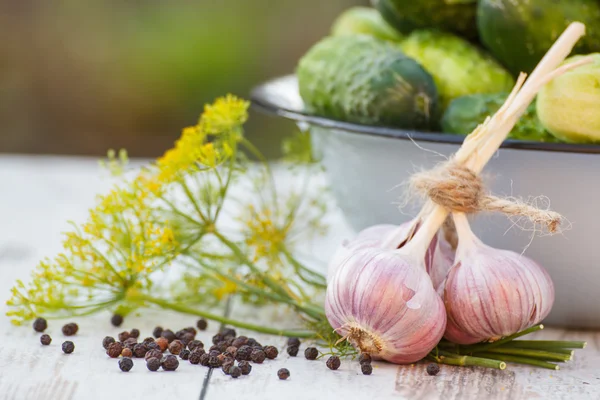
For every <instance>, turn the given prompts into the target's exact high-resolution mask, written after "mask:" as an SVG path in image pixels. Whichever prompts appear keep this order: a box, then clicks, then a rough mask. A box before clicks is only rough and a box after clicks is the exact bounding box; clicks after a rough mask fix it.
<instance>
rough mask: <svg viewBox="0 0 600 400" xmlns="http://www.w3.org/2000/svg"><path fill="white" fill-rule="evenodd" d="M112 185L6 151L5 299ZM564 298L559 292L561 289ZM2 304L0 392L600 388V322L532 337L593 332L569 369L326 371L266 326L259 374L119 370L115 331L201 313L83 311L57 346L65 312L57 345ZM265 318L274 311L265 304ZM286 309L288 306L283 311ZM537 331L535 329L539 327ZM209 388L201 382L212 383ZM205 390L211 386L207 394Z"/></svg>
mask: <svg viewBox="0 0 600 400" xmlns="http://www.w3.org/2000/svg"><path fill="white" fill-rule="evenodd" d="M109 186H110V182H109V180H108V179H107V178H103V177H102V174H101V173H100V171H99V169H98V167H97V162H96V161H95V160H93V159H82V158H64V157H62V158H58V157H31V156H27V157H26V156H7V155H3V156H2V155H0V277H1V279H0V300H2V304H3V303H4V300H5V299H7V298H8V296H9V289H10V287H11V286H12V284H13V283H14V281H15V279H17V278H23V279H26V278H27V276H28V274H29V271H30V270H31V268H32V267H33V266H34V265H35V264H36V262H37V261H38V260H39V259H40V258H42V257H44V256H46V255H53V254H54V253H55V252H56V251H57V250H58V249H59V245H60V239H61V237H60V232H61V231H63V230H64V229H66V228H67V225H66V221H67V220H69V219H71V220H75V221H81V220H83V219H84V218H85V215H86V210H87V208H88V207H89V206H91V205H92V204H93V199H94V196H95V194H96V193H97V192H99V191H103V190H106V189H107V188H108V187H109ZM346 229H347V228H346V226H345V224H344V223H343V222H342V221H341V220H339V221H338V222H337V223H336V224H335V229H334V232H333V233H332V235H331V237H330V238H329V239H328V240H325V241H320V242H319V243H318V245H317V246H318V249H321V250H320V251H322V249H325V248H328V247H331V246H332V245H334V243H336V242H337V241H338V240H339V239H340V237H341V236H343V232H345V231H346ZM558 301H560V299H558ZM0 308H1V310H0V311H1V312H2V315H1V316H0V337H1V339H2V341H1V344H0V399H1V400H4V399H7V400H8V399H15V400H25V399H45V400H58V399H65V400H66V399H90V400H94V399H102V400H104V399H130V400H136V399H182V400H183V399H200V398H201V396H203V398H205V399H245V400H246V399H247V400H254V399H256V400H258V399H261V400H263V399H285V400H290V399H341V398H345V399H355V398H357V399H358V398H362V399H371V398H373V399H437V398H440V399H445V400H451V399H470V398H473V399H481V398H489V399H511V400H512V399H536V398H539V399H600V332H581V331H565V330H563V329H546V330H544V331H542V332H539V333H537V334H536V335H535V337H534V338H538V339H539V338H545V339H571V340H587V341H588V347H587V348H586V349H584V350H579V351H577V353H576V358H575V360H574V361H572V362H570V363H568V364H564V365H563V366H562V369H561V370H560V371H548V370H541V369H533V368H528V367H521V366H514V365H509V368H508V369H507V370H506V371H495V370H484V369H477V368H455V367H448V366H442V370H441V372H440V374H439V375H438V376H435V377H430V376H428V375H427V374H426V373H425V370H424V368H425V364H418V365H415V366H395V365H390V364H385V363H375V368H374V371H373V375H371V376H363V375H362V374H361V373H360V371H359V368H358V365H357V363H356V362H349V361H347V362H342V367H341V368H340V369H339V370H338V371H329V370H328V369H327V368H326V366H325V360H317V361H307V360H305V359H304V357H296V358H290V357H288V356H287V354H286V353H285V351H284V350H283V344H284V342H285V340H284V339H283V338H274V337H266V336H257V335H254V336H255V337H257V339H259V340H260V341H261V342H262V343H263V344H266V343H273V344H276V345H278V347H279V349H280V357H279V358H278V359H277V360H275V361H267V362H265V363H264V364H262V365H255V366H254V368H253V370H252V373H251V375H249V376H243V377H241V378H240V379H238V380H233V379H231V378H230V377H228V376H225V375H224V374H223V373H222V372H221V371H220V370H215V371H213V373H212V374H210V375H211V376H207V374H208V369H206V368H205V367H201V366H194V365H191V364H189V363H188V362H185V361H181V362H180V367H179V369H178V370H177V371H176V372H174V373H169V372H164V371H163V372H158V373H153V372H150V371H148V370H147V369H146V367H145V363H144V362H143V361H141V360H137V361H136V360H135V359H134V362H135V365H134V368H133V369H132V371H131V372H129V373H122V372H121V371H120V370H119V369H118V366H117V360H114V359H110V358H108V357H107V356H106V355H105V353H104V350H103V349H102V347H101V340H102V338H103V337H104V336H106V335H115V336H116V334H117V333H118V332H120V331H122V330H123V329H131V328H134V327H135V328H139V329H140V330H141V337H142V338H143V337H147V336H150V334H151V330H152V328H153V327H154V326H156V325H157V324H159V323H160V324H162V325H164V326H169V327H172V328H174V329H180V328H183V327H185V326H190V325H193V324H194V319H193V318H190V317H189V316H184V315H178V314H174V313H169V312H159V311H149V312H145V313H144V315H143V317H129V318H127V320H126V322H125V323H124V325H123V326H122V327H121V329H118V328H114V327H112V326H111V325H110V323H109V321H108V319H109V315H108V314H102V315H97V316H93V317H89V318H78V319H77V321H76V322H77V323H78V324H79V326H80V330H79V333H78V334H77V335H76V336H75V337H73V338H72V339H71V340H73V342H75V346H76V348H75V352H74V353H73V354H71V355H64V354H63V353H62V352H61V350H60V345H61V343H62V342H63V341H64V340H66V338H65V337H63V335H62V334H61V332H60V327H61V326H62V323H63V322H62V321H61V322H58V321H56V322H54V321H50V328H49V329H48V333H49V334H50V335H51V336H52V337H53V342H52V344H51V346H47V347H46V346H44V347H43V346H41V345H40V344H39V334H36V333H35V332H33V330H32V329H31V328H30V327H21V328H16V327H13V326H11V325H10V323H9V320H8V318H6V317H5V316H4V312H5V310H6V307H5V306H4V305H2V306H1V307H0ZM264 318H265V319H268V318H273V316H272V315H271V316H268V315H265V316H264ZM277 318H282V317H281V316H277ZM217 328H218V327H217V326H216V324H211V325H210V326H209V330H208V331H207V332H201V333H199V338H200V339H201V340H203V341H204V342H205V343H206V342H210V337H211V336H212V334H213V333H214V332H215V330H216V329H217ZM532 336H533V335H532ZM282 367H286V368H288V369H289V370H290V371H291V378H290V379H289V380H287V381H280V380H279V379H277V376H276V372H277V370H278V369H279V368H282ZM203 388H204V391H203ZM201 393H203V394H202V395H201Z"/></svg>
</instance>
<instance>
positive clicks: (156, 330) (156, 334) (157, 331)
mask: <svg viewBox="0 0 600 400" xmlns="http://www.w3.org/2000/svg"><path fill="white" fill-rule="evenodd" d="M162 332H163V328H162V326H157V327H156V328H154V330H153V331H152V336H154V337H155V338H157V339H158V338H159V337H160V335H162Z"/></svg>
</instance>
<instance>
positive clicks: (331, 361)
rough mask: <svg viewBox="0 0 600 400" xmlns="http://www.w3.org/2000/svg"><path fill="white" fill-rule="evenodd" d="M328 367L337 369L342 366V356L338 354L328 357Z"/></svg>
mask: <svg viewBox="0 0 600 400" xmlns="http://www.w3.org/2000/svg"><path fill="white" fill-rule="evenodd" d="M326 364H327V368H329V369H332V370H334V371H335V370H336V369H338V368H339V367H340V364H341V362H340V358H339V357H338V356H331V357H329V358H328V359H327V363H326Z"/></svg>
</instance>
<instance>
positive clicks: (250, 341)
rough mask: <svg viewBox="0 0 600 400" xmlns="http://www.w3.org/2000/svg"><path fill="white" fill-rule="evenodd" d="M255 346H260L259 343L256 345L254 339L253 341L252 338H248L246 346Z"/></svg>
mask: <svg viewBox="0 0 600 400" xmlns="http://www.w3.org/2000/svg"><path fill="white" fill-rule="evenodd" d="M257 344H258V345H260V343H258V342H257V341H256V339H254V338H249V339H248V341H247V342H246V345H248V346H250V347H254V346H256V345H257Z"/></svg>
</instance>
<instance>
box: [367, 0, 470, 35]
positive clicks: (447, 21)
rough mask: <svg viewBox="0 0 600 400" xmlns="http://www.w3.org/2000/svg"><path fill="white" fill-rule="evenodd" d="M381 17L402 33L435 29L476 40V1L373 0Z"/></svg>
mask: <svg viewBox="0 0 600 400" xmlns="http://www.w3.org/2000/svg"><path fill="white" fill-rule="evenodd" d="M372 3H373V5H374V6H375V8H377V9H378V10H379V12H380V13H381V16H382V17H383V18H384V19H385V20H386V21H387V22H388V23H389V24H390V25H392V26H393V27H394V28H396V29H397V30H399V31H400V32H402V33H405V34H407V33H410V32H411V31H413V30H415V29H426V28H435V29H440V30H444V31H448V32H453V33H457V34H459V35H461V36H464V37H466V38H469V39H474V38H476V37H477V24H476V20H475V15H476V10H477V1H476V0H372Z"/></svg>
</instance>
